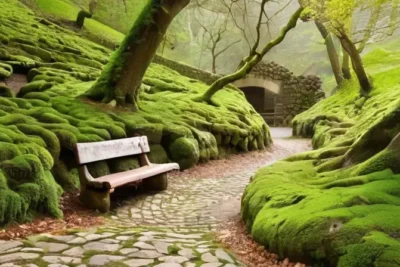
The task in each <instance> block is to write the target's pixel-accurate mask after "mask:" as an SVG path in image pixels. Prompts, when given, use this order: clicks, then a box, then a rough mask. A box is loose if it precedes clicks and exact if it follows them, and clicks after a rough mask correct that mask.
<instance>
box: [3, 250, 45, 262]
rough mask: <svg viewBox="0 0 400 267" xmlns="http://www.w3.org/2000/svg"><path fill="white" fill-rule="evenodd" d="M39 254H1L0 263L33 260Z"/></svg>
mask: <svg viewBox="0 0 400 267" xmlns="http://www.w3.org/2000/svg"><path fill="white" fill-rule="evenodd" d="M39 256H40V255H39V254H36V253H24V252H18V253H12V254H7V255H2V256H1V257H0V263H5V262H17V261H25V260H33V259H37V258H39Z"/></svg>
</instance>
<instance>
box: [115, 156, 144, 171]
mask: <svg viewBox="0 0 400 267" xmlns="http://www.w3.org/2000/svg"><path fill="white" fill-rule="evenodd" d="M108 165H109V166H110V172H112V173H118V172H125V171H129V170H134V169H137V168H139V167H140V164H139V161H138V158H137V157H125V158H118V159H112V160H109V162H108Z"/></svg>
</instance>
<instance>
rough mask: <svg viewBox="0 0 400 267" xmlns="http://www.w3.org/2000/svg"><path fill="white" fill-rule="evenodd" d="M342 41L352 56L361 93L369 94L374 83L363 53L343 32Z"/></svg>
mask: <svg viewBox="0 0 400 267" xmlns="http://www.w3.org/2000/svg"><path fill="white" fill-rule="evenodd" d="M340 42H341V43H342V46H343V48H344V49H345V50H346V52H347V53H348V54H349V56H350V58H351V61H352V65H353V69H354V72H355V73H356V75H357V79H358V82H359V83H360V86H361V91H360V93H361V95H362V96H368V95H369V93H370V92H371V90H372V85H371V82H370V80H369V78H368V75H367V72H366V71H365V68H364V65H363V62H362V59H361V55H360V53H359V52H358V50H357V47H356V46H355V45H354V43H353V42H352V41H351V40H350V38H349V37H348V36H347V35H345V34H342V35H341V36H340Z"/></svg>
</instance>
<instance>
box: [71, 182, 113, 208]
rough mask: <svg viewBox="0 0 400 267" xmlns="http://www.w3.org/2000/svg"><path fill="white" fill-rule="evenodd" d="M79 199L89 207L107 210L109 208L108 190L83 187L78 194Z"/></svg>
mask: <svg viewBox="0 0 400 267" xmlns="http://www.w3.org/2000/svg"><path fill="white" fill-rule="evenodd" d="M79 200H80V201H81V202H82V203H83V204H85V205H86V206H88V207H89V208H92V209H96V210H99V211H100V212H108V211H109V210H110V191H109V190H104V189H103V190H101V189H94V188H85V189H84V190H83V191H81V193H80V195H79Z"/></svg>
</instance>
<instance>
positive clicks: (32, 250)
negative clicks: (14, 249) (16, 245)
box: [21, 248, 43, 253]
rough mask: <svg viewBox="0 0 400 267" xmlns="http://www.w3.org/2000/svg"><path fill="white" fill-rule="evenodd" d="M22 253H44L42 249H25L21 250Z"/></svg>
mask: <svg viewBox="0 0 400 267" xmlns="http://www.w3.org/2000/svg"><path fill="white" fill-rule="evenodd" d="M21 251H22V252H38V253H40V252H43V249H42V248H23V249H21Z"/></svg>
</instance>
